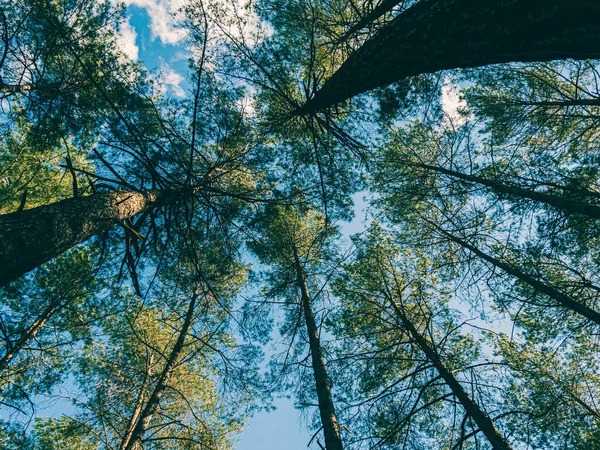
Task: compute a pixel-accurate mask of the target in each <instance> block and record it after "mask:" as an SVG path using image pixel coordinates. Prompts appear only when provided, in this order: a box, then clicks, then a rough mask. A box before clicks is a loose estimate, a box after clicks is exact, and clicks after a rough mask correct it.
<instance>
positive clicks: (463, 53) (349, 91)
mask: <svg viewBox="0 0 600 450" xmlns="http://www.w3.org/2000/svg"><path fill="white" fill-rule="evenodd" d="M599 16H600V2H598V1H590V0H421V1H419V2H418V3H417V4H415V5H414V6H412V7H410V8H409V9H408V10H406V12H404V13H402V14H400V15H399V16H398V17H397V18H395V19H394V20H393V21H392V22H391V23H389V24H388V25H386V26H385V27H384V28H382V29H381V30H380V31H379V32H378V33H377V34H376V35H375V36H373V37H372V38H371V39H369V40H368V41H367V42H365V44H363V45H362V46H361V48H359V49H358V50H357V51H356V52H355V53H354V54H352V55H351V56H350V57H349V58H348V59H347V60H346V61H345V62H344V63H343V64H342V66H341V67H340V68H339V69H338V70H337V71H336V72H335V73H334V74H333V75H332V76H331V78H329V80H327V81H326V82H325V84H324V85H323V87H322V88H321V89H320V90H319V91H318V92H317V93H316V94H315V96H314V98H312V99H310V100H309V101H308V102H307V103H306V104H305V105H304V106H303V107H301V108H300V109H299V110H298V111H296V114H307V113H311V112H314V111H317V110H321V109H325V108H328V107H330V106H332V105H335V104H336V103H339V102H341V101H343V100H346V99H348V98H351V97H353V96H355V95H358V94H360V93H363V92H366V91H368V90H371V89H375V88H378V87H383V86H387V85H389V84H391V83H393V82H395V81H398V80H400V79H402V78H405V77H410V76H413V75H418V74H422V73H430V72H436V71H439V70H444V69H454V68H464V67H478V66H484V65H487V64H495V63H505V62H511V61H522V62H529V61H550V60H554V59H564V58H575V59H589V58H598V57H600V20H598V17H599Z"/></svg>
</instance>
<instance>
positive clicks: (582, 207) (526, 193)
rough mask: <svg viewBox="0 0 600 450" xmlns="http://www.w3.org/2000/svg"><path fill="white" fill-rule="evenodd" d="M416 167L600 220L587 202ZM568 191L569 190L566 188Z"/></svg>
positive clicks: (425, 166)
mask: <svg viewBox="0 0 600 450" xmlns="http://www.w3.org/2000/svg"><path fill="white" fill-rule="evenodd" d="M410 165H412V166H415V167H420V168H422V169H426V170H430V171H433V172H438V173H442V174H444V175H448V176H450V177H452V178H456V179H459V180H464V181H468V182H471V183H476V184H481V185H483V186H486V187H488V188H490V189H491V190H492V191H494V192H495V193H497V194H505V195H510V196H514V197H521V198H528V199H530V200H534V201H537V202H540V203H545V204H547V205H550V206H552V207H554V208H556V209H561V210H563V211H567V212H570V213H575V214H581V215H584V216H588V217H591V218H593V219H600V206H596V205H592V204H589V203H586V202H581V201H576V200H574V199H572V198H571V199H567V198H565V197H559V196H556V195H552V194H546V193H544V192H538V191H535V190H533V189H525V188H522V187H518V186H512V185H509V184H504V183H501V182H498V181H494V180H489V179H487V178H484V177H481V176H477V175H469V174H466V173H462V172H458V171H456V170H450V169H446V168H444V167H439V166H432V165H429V164H423V163H417V164H412V163H411V164H410ZM565 190H567V188H565ZM579 194H580V196H584V195H585V191H583V190H582V191H580V192H579ZM588 195H589V196H590V197H592V196H597V194H596V193H594V192H590V193H589V194H588Z"/></svg>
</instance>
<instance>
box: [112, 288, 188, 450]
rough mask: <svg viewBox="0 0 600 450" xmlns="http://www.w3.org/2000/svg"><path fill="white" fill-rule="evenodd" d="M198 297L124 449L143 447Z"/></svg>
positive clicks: (130, 449)
mask: <svg viewBox="0 0 600 450" xmlns="http://www.w3.org/2000/svg"><path fill="white" fill-rule="evenodd" d="M197 299H198V293H194V295H193V296H192V298H191V300H190V303H189V305H188V309H187V312H186V314H185V319H184V321H183V326H182V327H181V331H180V332H179V336H177V341H176V342H175V345H174V346H173V349H172V350H171V354H170V355H169V359H168V360H167V363H166V364H165V366H164V367H163V370H162V372H161V374H160V376H159V377H158V380H157V382H156V384H155V386H154V389H153V390H152V393H151V394H150V396H149V397H148V402H147V403H146V406H145V407H144V409H143V411H142V412H141V414H139V417H138V419H137V423H136V425H135V427H134V428H133V431H132V432H131V433H130V434H129V442H127V443H125V444H122V445H121V449H123V450H136V449H139V448H141V447H142V439H143V437H144V433H145V432H146V430H147V429H148V427H149V426H150V421H151V420H152V416H153V415H154V413H155V412H156V409H157V408H158V404H159V402H160V399H161V398H162V396H163V394H164V392H165V389H166V388H167V383H168V382H169V379H170V378H171V375H172V373H173V370H174V369H175V367H176V365H177V362H178V360H179V356H180V355H181V352H182V351H183V346H184V343H185V339H186V338H187V336H188V331H189V329H190V327H191V325H192V319H193V318H194V311H195V310H196V301H197Z"/></svg>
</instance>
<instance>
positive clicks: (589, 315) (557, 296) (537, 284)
mask: <svg viewBox="0 0 600 450" xmlns="http://www.w3.org/2000/svg"><path fill="white" fill-rule="evenodd" d="M428 223H429V224H430V225H432V226H433V227H434V228H435V229H436V230H438V232H439V233H440V234H442V235H443V236H445V237H446V238H448V239H449V240H450V241H452V242H454V243H455V244H458V245H460V246H461V247H463V248H465V249H467V250H469V251H470V252H471V253H474V254H475V255H477V256H478V257H480V258H481V259H483V260H484V261H487V262H489V263H490V264H492V265H494V266H495V267H498V268H499V269H502V270H503V271H504V272H506V273H508V274H509V275H512V276H513V277H515V278H517V279H518V280H520V281H522V282H523V283H525V284H528V285H529V286H531V287H532V288H534V289H535V290H536V291H538V292H541V293H542V294H544V295H546V296H548V297H550V298H551V299H553V300H555V301H556V302H557V303H558V304H560V305H561V306H564V307H565V308H567V309H570V310H571V311H573V312H576V313H578V314H581V315H582V316H583V317H585V318H586V319H588V320H590V321H592V322H594V323H596V324H597V325H600V313H599V312H598V311H595V310H593V309H592V308H590V307H588V306H586V305H584V304H583V303H581V302H578V301H577V300H575V299H574V298H572V297H571V296H569V295H566V294H564V293H562V292H561V291H559V290H558V289H556V288H554V287H553V286H550V285H548V284H546V283H544V282H542V281H539V280H537V279H536V278H535V277H533V276H531V275H529V274H527V273H525V272H522V271H521V270H519V269H517V268H516V267H514V266H513V265H511V264H508V263H506V262H503V261H501V260H499V259H497V258H494V257H493V256H491V255H488V254H487V253H484V252H482V251H481V250H479V249H478V248H477V247H475V246H474V245H472V244H469V243H468V242H466V241H464V240H463V239H460V238H459V237H457V236H455V235H453V234H451V233H449V232H447V231H446V230H444V229H442V228H440V227H439V226H437V225H435V224H433V223H432V222H429V221H428Z"/></svg>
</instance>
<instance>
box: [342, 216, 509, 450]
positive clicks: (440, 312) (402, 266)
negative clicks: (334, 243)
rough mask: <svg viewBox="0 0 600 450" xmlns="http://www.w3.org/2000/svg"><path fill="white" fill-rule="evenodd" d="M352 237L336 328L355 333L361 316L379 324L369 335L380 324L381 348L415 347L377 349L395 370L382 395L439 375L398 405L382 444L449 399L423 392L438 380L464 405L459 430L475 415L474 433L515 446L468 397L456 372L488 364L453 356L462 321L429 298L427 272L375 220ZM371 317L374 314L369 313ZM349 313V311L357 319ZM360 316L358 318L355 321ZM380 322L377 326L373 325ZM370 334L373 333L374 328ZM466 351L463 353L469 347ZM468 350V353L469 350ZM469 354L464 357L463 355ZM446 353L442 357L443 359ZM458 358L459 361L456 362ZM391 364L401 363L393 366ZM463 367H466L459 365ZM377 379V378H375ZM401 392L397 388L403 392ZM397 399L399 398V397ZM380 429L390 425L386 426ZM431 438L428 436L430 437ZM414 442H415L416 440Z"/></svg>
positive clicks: (464, 436)
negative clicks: (363, 232) (352, 254)
mask: <svg viewBox="0 0 600 450" xmlns="http://www.w3.org/2000/svg"><path fill="white" fill-rule="evenodd" d="M355 242H356V244H357V245H358V249H357V252H356V256H355V259H354V261H353V262H352V263H351V264H348V265H347V266H346V272H347V276H346V277H344V278H342V279H339V280H338V282H337V289H336V291H337V295H338V296H340V298H341V299H342V301H343V303H344V306H345V308H348V312H346V313H343V314H346V315H345V316H343V318H342V322H343V323H344V322H345V324H344V328H340V331H342V330H345V329H346V330H349V331H350V332H351V333H352V334H351V336H352V335H354V333H355V331H354V329H360V328H361V327H362V326H364V324H363V323H361V321H364V322H366V323H370V322H374V323H373V325H374V326H375V327H377V328H376V330H377V331H375V333H374V334H379V332H380V331H379V330H378V328H380V327H381V328H383V329H382V330H381V332H382V335H381V337H377V338H376V341H375V342H377V341H378V340H379V339H381V340H382V341H383V342H382V343H381V344H382V346H389V347H388V348H394V347H396V346H407V347H408V348H411V347H412V349H411V350H410V351H409V350H407V351H406V353H403V354H400V355H398V353H399V352H395V353H396V354H395V356H394V355H393V354H392V355H389V356H388V355H386V353H387V352H386V351H385V347H380V348H379V353H377V355H376V358H381V359H385V358H386V356H387V357H389V358H390V361H389V364H390V365H396V368H395V369H396V370H394V369H392V368H388V370H389V371H390V375H392V379H391V380H390V385H389V386H379V387H380V389H382V392H386V391H388V392H389V395H393V393H394V391H395V390H396V388H397V386H398V385H400V384H401V383H407V384H409V385H411V384H414V385H417V386H418V385H420V384H421V383H419V382H417V381H416V378H417V377H418V376H419V375H421V374H423V373H424V372H425V371H428V370H431V369H433V370H435V371H436V372H437V373H438V376H437V377H433V378H431V379H430V380H429V381H428V382H427V383H425V384H424V385H423V387H422V388H421V390H420V391H419V392H418V395H416V400H415V401H414V404H412V405H411V403H410V402H406V403H405V405H406V404H408V406H406V407H405V408H402V407H401V406H398V407H397V410H399V412H398V413H397V417H396V418H395V421H394V423H393V424H392V426H391V431H390V432H389V433H390V434H389V435H386V437H385V438H383V439H382V442H385V441H387V440H390V439H392V437H393V436H396V435H398V434H399V433H400V431H401V429H402V428H405V427H407V428H409V427H410V422H412V421H416V420H418V419H416V418H415V417H414V416H418V415H419V414H422V413H423V410H427V409H428V408H434V407H435V406H436V405H437V404H439V403H443V402H444V401H445V400H446V399H447V395H441V396H440V394H441V393H440V392H435V391H434V393H429V394H428V393H427V390H428V389H434V386H435V384H434V383H435V382H436V381H437V380H438V379H441V380H442V381H443V383H444V384H445V385H446V388H447V389H449V390H450V392H451V395H452V396H453V397H454V398H456V400H457V402H458V403H460V405H461V406H462V408H463V409H464V412H465V419H464V420H463V427H464V425H465V422H466V421H467V419H469V420H473V421H474V422H475V424H476V426H477V429H478V431H479V432H481V433H483V434H484V435H485V436H486V438H487V439H488V441H489V442H490V444H491V445H492V447H493V448H494V449H510V448H512V447H511V445H510V444H509V443H508V441H507V439H506V438H505V437H504V436H503V435H502V433H500V431H499V430H498V429H497V428H496V426H495V425H494V422H493V421H492V419H491V418H490V416H489V415H488V413H487V412H486V411H485V410H484V409H483V408H482V407H481V406H480V405H479V404H478V403H477V401H476V400H475V399H474V398H473V397H472V395H473V394H471V395H470V394H469V393H468V392H467V390H466V389H465V386H464V385H463V382H461V381H460V380H459V379H458V378H457V376H456V375H455V374H457V373H460V372H463V371H468V370H469V369H471V370H473V368H474V367H477V366H478V365H485V363H480V364H475V363H471V362H470V361H468V360H467V361H465V360H464V359H466V358H464V357H463V358H460V357H457V356H458V354H457V353H455V352H456V349H453V348H452V346H453V345H457V346H458V344H459V342H460V341H454V339H453V338H452V337H451V335H452V333H453V330H454V331H455V330H457V329H458V328H460V325H456V324H455V323H453V320H452V314H451V313H450V311H448V309H447V307H446V305H445V302H444V300H443V299H441V298H440V299H435V298H433V299H432V298H430V295H436V294H435V293H434V292H435V291H433V289H432V288H433V285H434V283H435V280H432V279H429V277H427V276H426V275H425V273H424V271H423V272H419V273H414V272H412V270H411V266H413V264H415V263H412V262H409V261H406V259H407V258H410V257H411V256H412V255H410V253H409V252H402V251H400V250H399V249H398V248H397V247H395V246H394V245H393V243H392V242H391V240H390V238H389V236H386V235H385V234H384V233H383V230H382V229H381V228H380V227H379V226H377V225H376V224H375V225H373V226H372V227H371V229H370V230H369V231H368V233H367V235H366V236H365V237H363V238H360V237H356V238H355ZM415 265H416V266H417V267H419V266H420V267H421V268H422V269H425V268H426V265H427V261H425V260H422V261H419V262H417V263H416V264H415ZM413 267H414V266H413ZM438 295H442V294H441V293H440V294H438ZM370 315H373V316H374V317H373V318H369V316H370ZM351 316H354V319H352V318H351ZM357 316H358V318H359V319H362V320H356V318H357ZM378 322H379V323H380V324H381V325H377V323H378ZM444 322H446V323H444ZM390 324H391V327H394V328H396V329H395V330H394V331H393V332H391V331H390V330H389V328H388V329H386V328H387V327H388V326H390ZM373 331H374V330H371V333H373ZM445 333H447V334H445ZM342 336H343V334H342ZM392 336H393V337H392ZM352 337H354V338H355V339H358V340H359V341H360V339H361V337H362V336H361V334H358V335H354V336H352ZM459 339H460V338H459ZM394 341H397V343H395V342H394ZM467 348H468V347H467ZM467 348H465V349H463V351H467ZM371 351H372V350H371ZM417 352H418V353H417ZM468 354H469V352H468V351H467V353H466V355H468ZM421 355H422V356H421ZM466 355H465V356H466ZM466 357H467V358H468V356H466ZM423 358H424V359H425V361H426V364H424V365H422V366H419V364H418V362H419V361H420V360H422V359H423ZM446 358H447V361H445V359H446ZM455 358H456V361H454V359H455ZM396 361H398V362H397V363H396ZM448 364H451V366H449V365H448ZM457 364H458V366H457ZM463 364H464V365H465V366H466V367H462V365H463ZM402 366H404V367H402ZM407 366H408V367H407ZM469 366H470V367H469ZM401 367H402V368H401ZM405 374H406V375H405ZM394 375H396V376H394ZM409 380H410V381H409ZM374 383H377V381H375V380H374ZM376 385H377V384H376ZM409 389H410V387H409V388H407V390H409ZM399 391H400V392H402V389H399ZM382 398H385V395H383V394H382ZM366 401H368V400H366ZM375 401H377V399H376V400H375ZM397 401H398V402H402V396H401V395H399V398H398V400H397ZM402 406H404V405H402ZM438 406H439V405H438ZM400 411H401V412H400ZM444 419H445V420H448V419H449V418H448V417H444ZM381 420H385V419H383V418H382V419H381ZM384 428H387V427H385V426H384ZM417 433H418V432H417ZM473 434H475V433H469V434H465V431H464V428H463V430H462V431H461V436H460V440H459V442H458V443H456V444H455V446H459V445H462V443H463V441H465V440H467V439H468V438H469V437H470V436H472V435H473ZM433 437H434V436H431V438H433ZM433 442H435V444H434V445H440V444H442V438H441V437H438V440H434V441H433ZM415 444H416V442H415V443H413V445H415ZM448 444H449V445H453V444H454V443H452V442H449V443H448Z"/></svg>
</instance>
